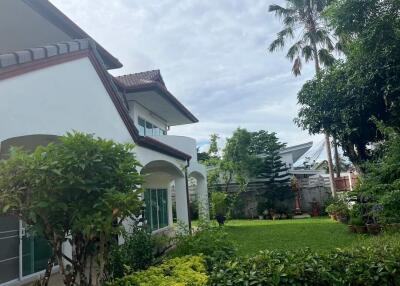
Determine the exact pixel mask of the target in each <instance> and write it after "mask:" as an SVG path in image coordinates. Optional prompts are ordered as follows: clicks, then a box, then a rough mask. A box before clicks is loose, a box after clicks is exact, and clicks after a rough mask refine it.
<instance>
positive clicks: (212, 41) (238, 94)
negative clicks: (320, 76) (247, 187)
mask: <svg viewBox="0 0 400 286" xmlns="http://www.w3.org/2000/svg"><path fill="white" fill-rule="evenodd" d="M52 2H53V3H54V4H55V5H56V6H57V7H58V8H60V9H61V10H62V11H63V12H64V13H65V14H67V15H68V16H69V17H70V18H71V19H72V20H73V21H75V22H76V23H77V24H78V25H79V26H81V27H82V28H83V29H84V30H85V31H86V32H87V33H89V34H90V35H91V36H92V37H94V38H95V39H96V40H97V41H98V42H99V43H101V44H102V45H103V46H104V47H105V48H106V49H107V50H109V51H110V52H111V53H112V54H113V55H114V56H116V57H117V58H119V59H120V61H121V62H122V63H123V64H124V67H123V68H122V69H119V70H115V71H113V73H114V74H122V73H132V72H139V71H144V70H149V69H158V68H159V69H161V72H162V75H163V77H164V80H165V82H166V84H167V87H168V88H169V90H170V91H171V92H172V93H173V94H174V95H175V96H176V97H177V98H179V99H180V100H181V101H182V102H183V103H184V104H185V105H186V106H188V108H189V109H190V110H191V111H192V112H193V113H194V114H195V115H196V116H197V117H198V118H199V119H200V123H197V124H194V125H191V126H177V127H173V128H172V131H171V133H172V134H181V135H187V136H192V137H195V138H196V139H198V140H199V142H200V144H201V145H204V144H206V142H207V139H208V137H209V134H211V133H218V134H220V135H221V137H226V136H230V134H231V133H232V131H233V130H234V129H236V128H237V127H238V126H241V127H245V128H248V129H249V130H252V131H253V130H258V129H266V130H269V131H275V132H277V133H278V135H279V136H280V138H281V140H282V141H284V142H288V143H289V144H298V143H302V142H305V141H309V140H310V138H311V137H309V136H308V135H307V133H306V132H303V131H302V130H300V129H299V128H298V127H296V126H295V125H294V123H293V118H294V117H295V116H296V112H297V106H296V93H297V91H298V90H299V88H300V87H301V85H302V83H304V81H305V80H306V79H309V78H310V77H311V76H312V73H313V68H312V65H311V66H305V69H304V71H303V74H304V75H303V76H301V77H298V78H295V77H294V76H293V75H292V74H291V72H290V70H291V63H290V62H289V61H288V60H287V59H286V58H285V54H284V53H283V52H278V53H275V54H270V53H267V47H268V44H269V43H270V42H271V41H272V40H273V39H274V37H275V34H276V32H278V31H279V29H280V28H281V24H280V23H279V21H278V19H276V18H275V17H274V16H273V15H272V14H271V13H268V5H269V4H272V3H277V2H278V3H281V2H282V0H276V1H275V0H252V1H242V0H218V1H212V0H207V1H194V0H182V1H176V0H148V1H142V0H113V1H109V0H85V1H82V0H69V1H64V0H52Z"/></svg>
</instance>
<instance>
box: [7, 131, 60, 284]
mask: <svg viewBox="0 0 400 286" xmlns="http://www.w3.org/2000/svg"><path fill="white" fill-rule="evenodd" d="M57 138H58V136H55V135H43V134H34V135H26V136H18V137H13V138H8V139H6V140H4V141H2V142H0V160H1V159H3V160H4V159H7V158H8V157H9V152H10V149H11V148H12V147H18V148H22V149H24V150H26V151H28V152H32V151H34V150H35V149H36V147H38V146H47V145H48V144H49V143H51V142H57V140H58V139H57ZM25 230H26V225H25V224H24V223H23V222H22V221H19V219H18V218H17V217H15V216H8V215H0V284H2V283H4V282H7V281H11V280H14V279H23V278H24V277H25V276H29V275H32V274H34V273H36V272H39V271H42V270H44V269H45V268H46V266H47V261H48V258H49V256H50V255H51V248H50V247H49V245H48V244H47V242H46V241H45V240H44V239H41V238H40V237H37V236H34V235H32V233H30V232H29V231H28V230H27V231H25ZM20 240H21V248H20Z"/></svg>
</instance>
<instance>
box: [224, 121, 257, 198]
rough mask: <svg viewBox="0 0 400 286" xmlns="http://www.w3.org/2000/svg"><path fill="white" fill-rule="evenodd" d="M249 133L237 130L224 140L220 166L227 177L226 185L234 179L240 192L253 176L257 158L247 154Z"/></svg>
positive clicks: (240, 129)
mask: <svg viewBox="0 0 400 286" xmlns="http://www.w3.org/2000/svg"><path fill="white" fill-rule="evenodd" d="M250 143H251V133H250V132H248V131H247V130H246V129H243V128H238V129H236V130H235V132H233V134H232V137H230V138H228V139H227V140H226V144H225V147H224V150H223V155H222V166H223V170H225V173H226V176H227V178H226V179H227V181H226V182H227V184H226V186H228V184H229V183H230V182H231V181H232V179H233V178H234V179H235V181H236V182H237V183H238V184H239V187H240V191H244V190H245V189H246V187H247V184H248V181H249V179H250V177H251V176H252V175H253V174H254V168H255V166H256V162H257V158H256V156H254V155H253V154H251V153H250V152H249V146H250Z"/></svg>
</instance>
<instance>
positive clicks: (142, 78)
mask: <svg viewBox="0 0 400 286" xmlns="http://www.w3.org/2000/svg"><path fill="white" fill-rule="evenodd" d="M114 81H115V83H116V84H117V86H118V87H119V88H120V89H122V90H124V91H125V92H141V91H155V92H157V93H158V94H160V95H161V96H163V97H164V98H165V99H166V100H167V101H169V102H170V103H171V104H172V105H173V106H174V107H175V108H176V109H177V110H178V111H179V112H181V113H182V114H183V115H184V116H185V117H186V118H188V119H189V120H190V121H191V122H193V123H196V122H199V120H198V119H197V118H196V116H194V115H193V114H192V113H191V112H190V111H189V110H188V109H187V108H186V107H185V106H184V105H183V104H182V103H181V102H180V101H179V100H178V99H177V98H176V97H175V96H174V95H173V94H172V93H171V92H170V91H169V90H168V89H167V87H166V86H165V83H164V80H163V78H162V76H161V73H160V70H151V71H145V72H140V73H134V74H128V75H122V76H116V77H114Z"/></svg>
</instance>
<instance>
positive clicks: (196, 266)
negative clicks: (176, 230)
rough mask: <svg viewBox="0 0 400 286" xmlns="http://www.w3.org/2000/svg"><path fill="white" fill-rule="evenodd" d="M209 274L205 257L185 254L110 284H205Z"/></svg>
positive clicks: (162, 285) (130, 285) (169, 285)
mask: <svg viewBox="0 0 400 286" xmlns="http://www.w3.org/2000/svg"><path fill="white" fill-rule="evenodd" d="M207 282H208V276H207V271H206V267H205V264H204V259H203V258H202V257H200V256H185V257H177V258H173V259H170V260H167V261H166V262H164V263H163V264H161V265H159V266H152V267H150V268H149V269H147V270H145V271H140V272H135V273H133V274H131V275H128V276H125V277H123V278H120V279H116V280H115V281H113V282H110V283H108V284H107V285H108V286H155V285H157V286H174V285H175V286H186V285H187V286H203V285H207Z"/></svg>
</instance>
